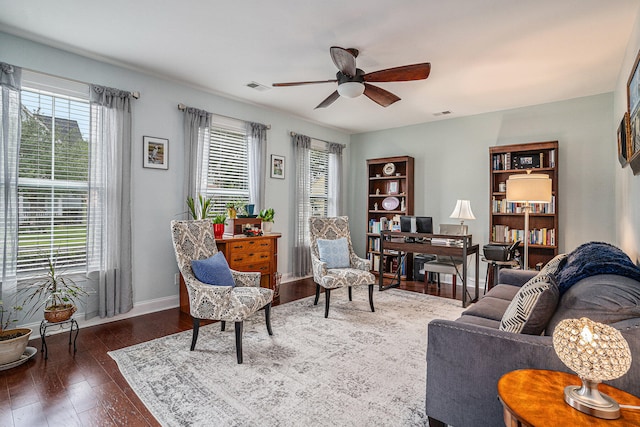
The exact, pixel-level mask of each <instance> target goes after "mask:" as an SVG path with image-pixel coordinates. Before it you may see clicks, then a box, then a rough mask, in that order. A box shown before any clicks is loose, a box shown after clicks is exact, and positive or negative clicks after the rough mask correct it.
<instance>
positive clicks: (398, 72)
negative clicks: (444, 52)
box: [364, 62, 431, 82]
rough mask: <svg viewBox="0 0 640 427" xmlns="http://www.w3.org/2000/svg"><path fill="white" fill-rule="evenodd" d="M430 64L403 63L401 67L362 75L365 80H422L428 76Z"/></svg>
mask: <svg viewBox="0 0 640 427" xmlns="http://www.w3.org/2000/svg"><path fill="white" fill-rule="evenodd" d="M430 72H431V64H430V63H429V62H424V63H422V64H413V65H404V66H402V67H394V68H387V69H386V70H380V71H374V72H373V73H367V74H365V75H364V81H365V82H407V81H411V80H423V79H426V78H427V77H429V73H430Z"/></svg>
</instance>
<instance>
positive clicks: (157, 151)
mask: <svg viewBox="0 0 640 427" xmlns="http://www.w3.org/2000/svg"><path fill="white" fill-rule="evenodd" d="M142 167H145V168H150V169H165V170H166V169H169V140H168V139H166V138H157V137H155V136H143V137H142Z"/></svg>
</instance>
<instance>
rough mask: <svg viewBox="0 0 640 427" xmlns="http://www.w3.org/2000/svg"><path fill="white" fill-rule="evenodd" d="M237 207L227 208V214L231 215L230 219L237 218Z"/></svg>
mask: <svg viewBox="0 0 640 427" xmlns="http://www.w3.org/2000/svg"><path fill="white" fill-rule="evenodd" d="M236 215H237V212H236V209H235V208H227V216H228V217H229V219H236Z"/></svg>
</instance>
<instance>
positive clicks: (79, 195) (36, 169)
mask: <svg viewBox="0 0 640 427" xmlns="http://www.w3.org/2000/svg"><path fill="white" fill-rule="evenodd" d="M34 86H35V85H34ZM47 87H48V89H49V90H46V91H45V90H41V89H34V88H31V87H28V88H24V89H23V90H22V112H21V113H22V117H21V119H22V138H21V142H20V144H21V145H20V163H19V177H18V199H19V229H18V264H17V271H18V273H19V274H28V272H31V271H37V270H42V269H43V268H44V267H45V266H46V260H47V258H48V257H49V256H52V255H55V256H56V259H57V266H58V267H59V268H60V267H62V268H64V269H65V271H69V270H72V271H73V270H80V269H81V267H83V266H84V265H86V236H87V192H88V170H89V143H88V141H89V127H90V107H89V103H88V101H87V100H86V99H79V98H75V97H72V96H68V95H61V94H54V93H52V92H51V90H50V89H51V87H50V86H47Z"/></svg>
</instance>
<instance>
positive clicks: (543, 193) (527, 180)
mask: <svg viewBox="0 0 640 427" xmlns="http://www.w3.org/2000/svg"><path fill="white" fill-rule="evenodd" d="M507 201H508V202H516V203H524V269H525V270H528V269H529V240H530V237H529V212H530V211H531V203H549V202H551V178H549V176H548V175H545V174H540V173H531V170H530V169H529V170H527V173H526V175H525V174H522V175H511V176H510V177H509V179H507Z"/></svg>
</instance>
